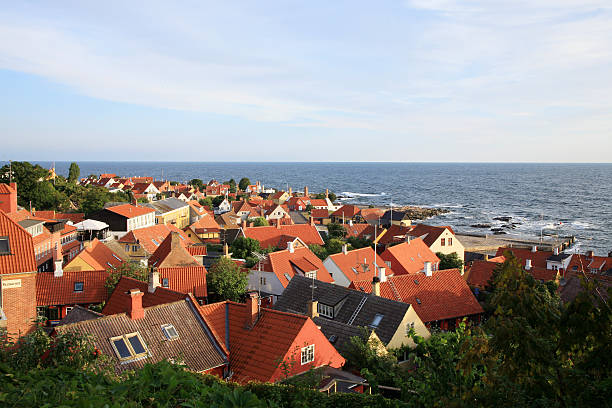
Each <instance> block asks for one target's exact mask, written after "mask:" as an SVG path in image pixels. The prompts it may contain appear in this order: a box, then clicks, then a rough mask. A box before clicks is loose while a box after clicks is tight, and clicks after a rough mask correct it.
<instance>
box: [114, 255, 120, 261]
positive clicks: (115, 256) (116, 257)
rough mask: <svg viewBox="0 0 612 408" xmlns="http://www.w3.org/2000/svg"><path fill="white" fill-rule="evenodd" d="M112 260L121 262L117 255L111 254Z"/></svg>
mask: <svg viewBox="0 0 612 408" xmlns="http://www.w3.org/2000/svg"><path fill="white" fill-rule="evenodd" d="M113 258H115V259H116V260H118V261H119V262H121V258H119V257H118V256H117V255H115V254H113Z"/></svg>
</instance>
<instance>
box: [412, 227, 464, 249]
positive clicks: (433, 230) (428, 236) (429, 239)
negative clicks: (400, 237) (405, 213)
mask: <svg viewBox="0 0 612 408" xmlns="http://www.w3.org/2000/svg"><path fill="white" fill-rule="evenodd" d="M447 229H448V230H449V231H450V232H452V233H453V235H454V234H455V233H454V232H453V229H452V228H451V227H447V226H441V227H435V226H432V225H425V224H418V225H414V226H413V227H412V228H411V229H410V232H409V234H410V235H412V236H413V237H421V239H423V242H425V244H426V245H427V246H428V247H430V246H432V245H433V244H434V242H436V240H437V239H438V238H439V237H440V235H442V233H444V231H445V230H447Z"/></svg>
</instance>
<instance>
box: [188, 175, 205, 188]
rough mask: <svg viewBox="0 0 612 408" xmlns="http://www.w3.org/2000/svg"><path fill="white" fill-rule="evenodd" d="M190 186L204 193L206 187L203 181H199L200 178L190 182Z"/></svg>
mask: <svg viewBox="0 0 612 408" xmlns="http://www.w3.org/2000/svg"><path fill="white" fill-rule="evenodd" d="M188 184H189V185H190V186H193V187H195V188H197V189H199V190H200V191H202V190H203V189H205V187H204V186H205V185H204V182H203V181H202V180H201V179H198V178H194V179H191V180H189V183H188Z"/></svg>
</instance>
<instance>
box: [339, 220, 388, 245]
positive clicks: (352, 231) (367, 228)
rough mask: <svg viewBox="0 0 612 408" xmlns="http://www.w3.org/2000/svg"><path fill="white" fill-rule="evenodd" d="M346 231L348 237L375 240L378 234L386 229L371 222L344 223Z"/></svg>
mask: <svg viewBox="0 0 612 408" xmlns="http://www.w3.org/2000/svg"><path fill="white" fill-rule="evenodd" d="M344 231H345V237H346V238H350V237H355V238H362V239H367V240H368V241H374V240H376V234H378V236H380V234H381V233H382V232H383V231H384V230H383V229H382V228H377V227H376V226H374V225H370V224H344ZM379 244H380V242H379Z"/></svg>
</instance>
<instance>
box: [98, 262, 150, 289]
mask: <svg viewBox="0 0 612 408" xmlns="http://www.w3.org/2000/svg"><path fill="white" fill-rule="evenodd" d="M107 272H108V277H107V278H106V282H104V286H105V287H106V289H107V290H108V294H109V295H110V294H111V293H112V292H113V290H115V286H117V283H119V279H121V277H122V276H125V277H128V278H133V279H136V280H139V281H142V282H148V281H149V271H148V270H147V268H146V267H145V266H143V265H142V264H141V263H138V262H124V263H122V264H121V265H120V266H119V267H118V268H117V269H112V268H109V269H107Z"/></svg>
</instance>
